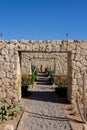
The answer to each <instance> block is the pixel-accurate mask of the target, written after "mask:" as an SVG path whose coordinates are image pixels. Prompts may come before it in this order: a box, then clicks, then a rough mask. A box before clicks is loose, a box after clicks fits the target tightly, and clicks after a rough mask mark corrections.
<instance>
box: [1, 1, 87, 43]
mask: <svg viewBox="0 0 87 130" xmlns="http://www.w3.org/2000/svg"><path fill="white" fill-rule="evenodd" d="M0 32H2V33H3V37H2V39H3V40H12V39H17V40H20V39H25V40H66V39H67V38H66V33H69V39H70V40H73V39H75V40H76V39H77V40H87V0H0Z"/></svg>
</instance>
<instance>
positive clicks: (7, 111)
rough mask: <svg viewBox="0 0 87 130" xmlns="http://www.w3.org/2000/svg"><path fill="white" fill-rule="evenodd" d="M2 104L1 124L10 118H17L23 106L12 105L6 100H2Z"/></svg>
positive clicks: (0, 110)
mask: <svg viewBox="0 0 87 130" xmlns="http://www.w3.org/2000/svg"><path fill="white" fill-rule="evenodd" d="M0 102H1V105H0V123H2V122H3V120H8V119H9V118H10V119H13V117H15V116H17V115H18V114H19V113H20V112H21V108H22V104H21V103H20V102H19V103H18V102H17V103H11V102H10V101H8V100H7V99H6V98H1V99H0Z"/></svg>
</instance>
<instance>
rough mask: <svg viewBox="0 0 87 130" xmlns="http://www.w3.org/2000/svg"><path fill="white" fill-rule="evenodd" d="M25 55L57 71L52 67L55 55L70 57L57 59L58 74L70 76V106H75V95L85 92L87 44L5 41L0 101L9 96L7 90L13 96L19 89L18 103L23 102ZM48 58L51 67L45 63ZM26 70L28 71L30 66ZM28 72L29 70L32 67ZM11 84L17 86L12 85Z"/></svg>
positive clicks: (0, 50)
mask: <svg viewBox="0 0 87 130" xmlns="http://www.w3.org/2000/svg"><path fill="white" fill-rule="evenodd" d="M25 52H28V53H31V57H32V58H31V59H32V62H34V63H37V64H39V63H40V58H41V62H42V64H46V66H47V65H49V66H50V67H53V68H54V63H53V62H54V61H53V60H52V61H51V59H52V57H54V56H52V55H53V53H56V52H57V53H58V52H61V53H66V54H67V56H66V54H65V56H64V57H63V56H62V55H61V56H60V55H58V56H56V58H55V70H56V72H58V73H66V72H67V74H68V80H69V82H68V83H69V85H68V99H69V101H70V102H72V103H75V102H76V93H78V94H79V96H80V93H79V92H80V91H81V93H82V90H83V89H82V88H83V85H82V84H83V82H82V81H83V80H82V76H83V73H84V72H86V73H87V41H77V40H74V41H73V40H72V41H58V40H53V41H51V40H49V41H45V40H44V41H35V40H18V41H17V40H12V41H9V42H7V41H3V40H2V41H0V93H1V95H0V98H1V97H4V96H5V95H6V94H5V93H6V89H8V88H10V91H11V92H12V93H13V91H14V88H16V91H15V95H16V97H15V98H16V100H19V99H20V98H21V87H20V82H21V73H20V72H21V70H20V67H21V66H20V63H21V58H22V53H25ZM35 52H36V53H37V52H38V53H42V54H41V55H40V54H39V55H38V54H36V55H34V54H35ZM33 53H34V54H33ZM43 53H44V55H43ZM47 54H48V56H47ZM36 57H37V60H36ZM46 57H48V60H49V63H51V64H49V63H48V62H47V61H46V60H45V58H46ZM57 58H58V60H57ZM34 59H35V60H34ZM42 59H43V60H42ZM62 59H63V60H62ZM28 62H29V60H28ZM30 62H31V61H30ZM25 65H26V63H25ZM39 65H40V64H39ZM66 66H67V67H66ZM25 67H26V68H27V65H26V66H25ZM64 68H65V70H64ZM28 69H30V67H29V68H28ZM5 79H6V80H9V82H8V83H7V82H5ZM73 79H74V80H73ZM3 80H4V82H3ZM12 81H13V82H14V83H15V82H16V83H15V84H14V85H13V83H12ZM79 81H80V82H79ZM19 90H20V92H19ZM78 90H80V91H78ZM19 97H20V98H19ZM6 98H7V97H6Z"/></svg>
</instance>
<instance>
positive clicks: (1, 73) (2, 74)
mask: <svg viewBox="0 0 87 130" xmlns="http://www.w3.org/2000/svg"><path fill="white" fill-rule="evenodd" d="M5 77H6V72H5V71H4V70H1V71H0V78H1V79H3V78H5Z"/></svg>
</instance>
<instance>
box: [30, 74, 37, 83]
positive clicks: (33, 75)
mask: <svg viewBox="0 0 87 130" xmlns="http://www.w3.org/2000/svg"><path fill="white" fill-rule="evenodd" d="M35 78H36V76H35V74H32V77H31V84H34V82H35Z"/></svg>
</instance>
